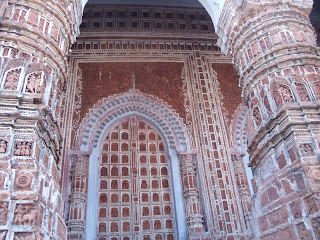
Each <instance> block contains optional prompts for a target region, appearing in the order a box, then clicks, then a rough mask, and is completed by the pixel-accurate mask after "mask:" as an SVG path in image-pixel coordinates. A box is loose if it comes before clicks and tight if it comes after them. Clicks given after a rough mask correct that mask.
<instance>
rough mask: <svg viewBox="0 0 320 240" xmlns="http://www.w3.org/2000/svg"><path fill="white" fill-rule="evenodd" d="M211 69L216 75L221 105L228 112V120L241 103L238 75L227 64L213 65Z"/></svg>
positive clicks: (230, 65) (231, 66)
mask: <svg viewBox="0 0 320 240" xmlns="http://www.w3.org/2000/svg"><path fill="white" fill-rule="evenodd" d="M212 68H213V70H214V71H215V72H216V73H217V77H218V81H219V83H220V90H221V93H222V95H223V104H224V107H225V108H226V110H227V111H228V115H227V116H228V119H229V120H230V119H231V118H232V114H233V113H234V111H235V110H236V108H237V106H238V105H239V104H240V103H241V102H242V99H241V91H240V88H239V86H238V82H239V75H238V73H237V72H236V71H235V69H234V68H233V65H232V64H229V63H219V64H216V63H214V64H212Z"/></svg>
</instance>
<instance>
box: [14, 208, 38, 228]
mask: <svg viewBox="0 0 320 240" xmlns="http://www.w3.org/2000/svg"><path fill="white" fill-rule="evenodd" d="M37 212H38V211H37V210H36V209H35V208H34V207H33V206H31V205H26V204H19V205H18V206H17V207H16V210H15V211H14V214H15V216H14V224H15V225H33V224H35V220H36V216H37Z"/></svg>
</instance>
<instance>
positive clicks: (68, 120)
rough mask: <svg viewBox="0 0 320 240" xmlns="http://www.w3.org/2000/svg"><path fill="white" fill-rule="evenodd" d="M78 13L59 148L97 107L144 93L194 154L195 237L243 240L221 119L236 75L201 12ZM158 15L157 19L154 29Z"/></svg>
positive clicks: (232, 104)
mask: <svg viewBox="0 0 320 240" xmlns="http://www.w3.org/2000/svg"><path fill="white" fill-rule="evenodd" d="M86 11H87V13H85V16H86V17H85V19H84V22H85V24H84V25H82V31H83V32H82V35H80V37H79V38H78V40H77V42H76V43H75V44H74V46H73V51H72V54H71V55H70V71H69V74H70V75H69V79H70V81H69V83H68V86H67V91H66V107H65V122H64V124H65V125H64V127H63V129H64V135H65V136H66V142H65V147H66V149H70V150H71V151H73V150H75V149H78V148H79V141H80V139H78V135H79V134H80V132H78V131H79V126H80V124H81V122H82V121H83V119H84V117H86V116H88V115H89V114H90V112H91V111H92V110H93V109H95V106H96V105H97V103H98V101H100V102H101V101H102V102H103V99H107V98H110V97H112V96H113V95H115V94H117V95H124V96H126V95H128V96H129V95H130V94H131V93H130V91H131V90H130V89H132V88H135V89H136V90H137V91H139V92H142V93H144V94H149V95H152V96H153V97H155V98H156V99H157V100H156V101H159V102H161V101H163V102H165V103H166V104H168V105H169V106H170V107H171V108H172V109H173V111H175V112H176V113H177V114H178V116H179V117H180V118H181V119H182V120H183V122H184V123H185V125H186V127H187V130H188V135H189V136H190V137H191V141H192V143H191V144H192V146H193V148H194V149H197V150H196V151H197V154H196V156H197V157H196V158H197V159H196V167H197V169H198V170H197V172H198V174H199V183H198V185H199V186H198V187H199V193H200V199H201V212H202V213H203V214H204V215H205V216H204V223H205V231H204V232H203V233H202V237H203V239H205V237H206V236H207V237H209V239H210V236H211V237H213V236H214V235H215V236H220V237H221V238H222V239H225V238H227V237H231V238H232V237H236V238H240V237H241V236H242V237H244V238H245V237H246V236H248V227H249V226H246V225H245V220H244V215H243V207H242V205H241V204H239V203H240V199H239V197H238V186H237V185H236V184H237V183H236V181H235V180H234V174H233V166H232V162H231V159H230V155H229V150H230V149H231V147H232V143H231V139H230V129H229V124H230V121H229V120H228V119H231V116H232V114H233V112H234V111H235V109H236V108H237V105H239V104H240V101H241V98H240V91H239V87H238V76H237V74H236V72H235V70H234V69H233V66H232V64H231V62H230V59H228V58H227V57H224V56H223V55H222V54H221V53H220V52H219V49H218V47H217V46H216V44H215V42H216V36H215V35H214V34H213V33H212V32H210V29H211V30H212V29H213V28H212V25H210V21H209V17H208V16H207V15H206V13H205V11H202V10H197V11H195V10H194V9H184V10H181V9H174V8H171V9H166V11H165V9H164V8H154V7H153V8H152V9H150V8H147V7H145V8H142V9H140V10H138V11H137V10H136V9H135V8H132V9H130V8H124V9H121V8H117V9H115V8H114V7H110V6H104V7H99V8H95V7H91V8H87V10H85V12H86ZM136 11H137V13H132V12H136ZM165 13H166V14H165ZM168 13H171V15H168ZM108 14H109V15H108ZM131 14H133V15H134V16H135V14H137V15H138V16H137V17H132V15H131ZM158 14H163V15H161V16H164V18H162V19H161V24H162V25H161V26H162V27H161V28H160V25H159V28H160V29H159V31H158V30H157V28H156V23H157V22H158V21H160V19H159V17H158V18H157V16H159V15H158ZM106 16H109V17H106ZM119 16H121V17H119ZM191 17H192V18H194V20H193V21H191V22H190V21H188V24H189V25H190V26H196V27H195V28H192V27H190V28H189V26H188V27H186V25H183V21H187V19H189V18H191ZM98 22H99V24H98ZM110 22H112V23H113V24H114V25H111V24H110ZM132 22H138V26H137V27H133V26H136V25H135V24H133V25H132ZM145 22H146V23H148V22H149V23H150V24H151V25H150V28H149V27H148V26H149V25H148V24H146V23H145ZM122 23H124V25H122ZM169 23H170V24H169ZM119 24H120V25H119ZM171 24H172V25H171ZM119 26H123V27H122V28H119ZM171 26H172V28H171ZM204 26H207V27H204ZM108 29H109V31H108V32H105V31H107V30H108ZM146 29H147V30H146ZM195 36H197V40H195V38H194V37H195ZM222 99H223V100H222ZM99 104H100V103H99ZM71 109H72V111H71ZM115 117H116V116H115ZM89 141H90V139H89ZM66 154H67V152H66ZM66 169H68V168H67V167H66ZM244 179H245V177H244ZM245 181H246V179H245ZM239 184H243V183H240V182H239ZM244 186H246V187H247V186H248V185H246V184H244ZM239 187H241V186H239ZM70 221H71V222H72V219H71V220H70ZM199 231H201V228H199ZM202 231H203V230H202ZM200 235H201V234H200Z"/></svg>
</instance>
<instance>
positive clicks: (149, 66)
mask: <svg viewBox="0 0 320 240" xmlns="http://www.w3.org/2000/svg"><path fill="white" fill-rule="evenodd" d="M85 2H86V1H80V0H75V1H69V0H63V1H53V0H48V1H41V0H34V1H27V0H3V1H1V3H0V20H1V26H0V39H1V40H0V56H1V58H0V238H1V239H6V240H9V239H15V240H16V239H30V240H31V239H66V238H67V236H68V238H69V239H84V237H85V234H88V233H86V231H85V229H86V228H87V227H88V226H89V225H90V222H89V221H88V219H89V220H91V219H90V217H91V214H90V216H89V217H88V216H87V215H88V214H87V211H88V208H87V205H88V204H92V201H91V200H90V199H91V198H92V196H89V191H90V188H88V186H89V184H91V185H90V187H92V186H93V185H92V175H96V173H94V174H92V172H91V175H89V173H90V171H91V170H90V167H88V166H90V164H89V163H90V161H92V158H94V156H96V155H94V154H93V153H95V154H96V153H97V152H95V151H96V149H98V148H99V147H100V146H101V145H100V139H102V138H104V137H106V136H108V135H105V133H106V132H107V131H106V130H110V129H111V128H110V129H109V128H108V129H106V128H105V127H106V126H109V125H108V124H111V123H112V124H116V123H118V124H119V122H121V121H122V120H123V118H127V117H128V116H131V117H132V116H134V117H136V116H140V117H142V118H143V120H141V121H147V122H148V123H146V124H151V125H152V124H153V125H152V126H155V127H156V129H157V130H159V131H160V132H161V134H163V136H164V138H163V143H165V144H167V146H168V149H167V150H168V152H166V154H169V155H170V154H171V155H170V159H172V158H174V157H176V158H178V159H179V162H178V165H179V167H178V168H179V170H177V169H175V170H174V171H175V172H173V173H176V174H177V176H178V178H179V177H181V179H182V180H183V181H181V182H180V181H179V184H181V188H182V192H181V193H179V194H180V195H181V197H182V199H183V203H184V207H185V208H183V214H185V215H184V216H186V218H185V224H186V230H187V231H186V232H187V233H186V234H188V238H189V239H197V240H198V239H203V240H205V239H206V240H209V239H245V238H250V229H249V225H250V223H252V226H258V227H253V228H252V229H251V230H252V233H253V237H254V238H257V239H270V238H273V239H290V238H297V239H299V238H300V239H318V238H319V212H320V211H319V208H320V205H319V201H320V200H319V171H320V169H319V156H320V147H319V146H320V143H319V139H320V134H319V132H320V131H319V121H320V119H319V114H318V112H319V98H320V84H319V80H320V79H319V74H320V65H319V57H318V55H319V49H318V48H317V47H316V46H317V43H318V44H319V38H318V42H317V40H316V34H318V35H319V29H318V25H319V24H318V23H314V27H315V29H313V28H312V26H311V24H310V21H309V14H310V11H311V9H312V5H313V1H312V0H305V1H292V0H286V1H282V2H281V3H278V2H272V1H264V0H260V1H253V0H245V1H235V0H226V1H225V4H224V6H222V5H223V3H224V1H219V2H216V1H210V3H209V2H208V1H206V0H201V2H202V3H203V4H204V6H205V7H206V9H207V10H208V11H209V14H210V15H211V19H212V20H213V21H214V24H215V27H213V25H212V23H211V20H210V17H209V15H208V14H207V13H206V11H205V10H204V9H193V8H175V7H170V8H165V7H148V6H141V7H137V6H131V7H125V6H122V7H120V6H104V5H103V6H91V7H90V6H88V7H86V8H85V9H84V14H83V19H82V11H83V7H84V6H82V4H84V3H85ZM315 6H316V5H315ZM221 11H222V12H221ZM220 13H221V16H220ZM219 16H220V18H219ZM314 17H315V16H314V15H313V18H312V19H316V17H315V18H314ZM217 19H219V21H218V20H217ZM81 22H82V25H81V31H82V33H81V34H80V35H79V29H78V27H79V25H80V23H81ZM214 29H216V30H217V34H218V36H217V35H215V34H213V31H214ZM253 33H254V34H253ZM76 36H78V37H79V38H78V39H77V42H75V37H76ZM72 44H73V45H72ZM71 45H72V52H71V51H70V47H71ZM220 49H221V51H222V52H223V53H225V54H230V55H231V56H232V59H231V58H229V57H226V56H223V55H222V53H221V51H220ZM67 57H69V59H68V60H67ZM232 62H233V63H234V64H235V68H236V69H237V71H238V73H239V78H240V80H239V81H238V76H237V74H236V73H235V72H234V71H233V67H232V64H231V63H232ZM238 83H239V85H240V88H241V93H240V92H239V87H238ZM240 95H241V96H242V97H243V100H244V103H245V105H246V107H245V106H244V105H242V104H240ZM239 104H240V105H239ZM139 121H140V120H139ZM109 127H110V126H109ZM113 127H114V126H113ZM148 131H149V128H148ZM150 131H153V130H150ZM163 136H162V137H163ZM107 141H109V140H107ZM247 141H248V144H247ZM151 144H152V143H150V146H151ZM158 150H160V149H158ZM123 151H124V152H125V150H123ZM172 151H173V152H174V151H175V152H174V153H173V152H172ZM247 151H248V153H249V154H250V157H251V162H250V166H251V167H252V168H253V169H254V173H255V174H254V176H255V177H254V179H253V190H254V192H255V193H254V195H253V201H252V205H251V206H250V204H249V203H250V201H251V197H250V193H249V190H248V182H247V180H246V175H245V174H244V165H243V161H244V159H245V157H246V152H247ZM119 154H122V153H120V152H119ZM97 156H101V152H99V154H98V155H97ZM97 158H98V157H97ZM90 159H91V160H90ZM96 160H97V159H96ZM96 162H99V161H98V160H97V161H96ZM91 163H92V162H91ZM146 166H148V167H150V166H149V165H146ZM155 166H156V167H157V168H160V165H159V164H158V165H157V164H156V165H155ZM103 167H104V166H101V169H100V170H101V171H100V174H101V175H102V168H103ZM108 167H109V168H110V169H109V170H110V171H111V170H112V166H111V165H110V166H108ZM166 167H167V169H168V170H171V168H170V167H172V166H170V165H168V166H166ZM172 169H174V168H172ZM131 170H132V172H134V171H133V169H131ZM151 170H152V167H151V169H150V171H151ZM111 172H112V171H111ZM157 173H160V174H161V171H160V172H159V171H158V172H157ZM151 175H152V171H151ZM103 177H105V176H101V178H103ZM113 177H115V179H113V180H119V181H120V180H121V181H122V183H124V186H126V184H127V182H125V181H127V180H125V179H120V178H119V179H118V178H116V176H113ZM158 177H159V178H162V175H160V176H158ZM113 180H112V181H113ZM139 180H141V181H140V184H139V186H140V187H141V186H142V184H143V186H144V183H143V182H142V181H143V179H139ZM148 180H150V181H151V183H150V184H151V186H152V181H153V180H154V179H153V178H152V176H149V177H148ZM165 180H168V182H169V183H170V181H171V178H170V176H169V177H168V178H166V179H165ZM112 181H111V182H110V185H111V183H112ZM147 184H148V183H147ZM169 185H170V184H169ZM99 186H100V185H99ZM121 186H122V185H121ZM129 186H130V183H129ZM159 186H160V185H159ZM129 188H130V187H129ZM111 190H112V189H111ZM140 190H141V189H140ZM171 190H172V189H171V187H170V193H171ZM121 191H122V190H121ZM148 191H149V193H150V191H151V192H152V190H150V189H149V190H148ZM173 192H174V193H175V194H177V190H174V191H173ZM91 193H92V192H91ZM116 193H117V194H119V191H117V192H115V193H113V194H116ZM157 193H159V192H157ZM101 194H104V192H103V193H102V192H101ZM107 194H109V192H108V193H107ZM111 194H112V193H111ZM179 194H178V195H175V196H180V195H179ZM91 195H92V194H91ZM93 196H94V194H93ZM88 199H89V200H90V201H88ZM107 199H108V197H107ZM111 199H112V198H111ZM96 200H98V198H97V199H96ZM99 201H100V199H99ZM102 201H104V200H103V197H102ZM149 203H150V204H149ZM149 203H148V204H149V205H150V206H149V211H151V207H152V208H154V207H157V206H158V205H157V204H155V203H154V202H149ZM181 203H182V202H181ZM161 204H162V203H161ZM168 204H169V203H168ZM156 205H157V206H156ZM169 205H170V206H171V207H172V209H171V211H172V213H177V211H176V209H175V207H176V208H177V209H178V208H179V207H181V206H175V207H174V206H173V205H174V204H172V203H171V204H169ZM169 205H168V206H169ZM130 206H131V205H130ZM159 206H160V205H159ZM166 206H167V205H166V204H164V205H161V207H163V211H165V209H166ZM90 207H92V206H91V205H90ZM100 208H101V209H105V208H104V206H100ZM124 208H125V207H124ZM124 208H123V209H121V210H124ZM97 209H98V208H97ZM119 209H120V208H119ZM160 209H161V210H162V208H160ZM161 210H160V211H161ZM103 211H104V210H101V214H102V215H101V216H100V219H99V221H100V223H101V224H102V225H101V230H103V229H104V227H105V230H106V231H105V233H103V234H104V235H103V234H102V235H103V236H102V235H101V238H104V237H106V236H107V235H106V234H110V233H107V229H115V226H116V224H114V223H115V222H117V221H118V223H119V224H118V226H117V227H118V230H119V229H120V228H121V229H122V230H123V229H128V228H127V227H128V226H127V223H128V221H127V220H125V221H124V222H123V223H125V224H121V226H120V218H117V221H116V220H114V221H113V217H112V216H111V215H112V214H114V213H115V211H111V212H110V214H111V215H110V216H111V219H108V218H107V214H105V216H106V217H104V215H103V214H104V212H103ZM99 212H100V211H98V210H97V212H94V213H93V214H92V216H95V214H97V213H99ZM105 212H107V211H105ZM125 212H127V211H125ZM129 212H130V208H129ZM251 212H252V213H253V214H252V215H251ZM108 213H109V212H108ZM118 213H120V210H119V211H118ZM180 213H181V211H180ZM250 215H251V216H250ZM108 216H109V215H108ZM118 216H119V214H118ZM98 218H99V217H97V218H96V219H95V220H97V219H98ZM165 218H166V217H163V216H162V217H161V219H160V217H159V219H156V220H155V221H154V222H151V221H150V219H147V218H146V219H145V220H143V221H142V222H141V221H140V222H139V224H136V226H134V227H138V225H139V231H140V229H144V227H145V230H146V231H147V228H148V226H149V228H150V229H151V228H153V230H152V231H151V230H150V232H148V233H147V234H148V235H150V236H147V235H145V236H147V237H146V238H145V239H152V238H155V239H162V238H167V239H171V238H175V235H174V234H176V233H172V234H173V235H170V234H171V233H170V234H167V235H166V233H164V232H161V233H160V231H162V230H160V229H163V227H165V228H168V227H167V226H170V224H169V225H167V223H166V220H165ZM168 220H170V221H172V225H171V226H173V228H175V224H177V223H179V224H180V223H181V221H180V222H179V221H178V219H176V217H175V215H172V216H170V217H168ZM121 221H122V220H121ZM144 222H145V224H144ZM148 223H149V224H148ZM66 224H67V226H68V228H67V226H66ZM103 224H104V225H103ZM134 227H133V225H132V226H129V229H130V231H131V230H132V229H133V230H134ZM169 228H170V227H169ZM96 230H99V225H98V227H97V229H96ZM156 230H159V234H158V235H157V234H155V233H154V231H156ZM179 231H180V230H179ZM67 232H68V233H67ZM101 232H104V231H101ZM111 232H112V231H111ZM173 232H174V231H173ZM94 237H95V236H94ZM94 237H93V238H94ZM113 237H118V236H113ZM124 237H126V236H124ZM130 237H131V236H129V238H130Z"/></svg>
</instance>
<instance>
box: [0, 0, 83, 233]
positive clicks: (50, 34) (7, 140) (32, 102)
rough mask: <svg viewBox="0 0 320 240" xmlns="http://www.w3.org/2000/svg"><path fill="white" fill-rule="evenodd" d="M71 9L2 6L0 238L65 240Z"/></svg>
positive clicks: (18, 3)
mask: <svg viewBox="0 0 320 240" xmlns="http://www.w3.org/2000/svg"><path fill="white" fill-rule="evenodd" d="M68 4H69V3H67V2H64V1H60V2H56V1H46V2H44V1H2V2H1V7H0V14H1V27H0V39H1V41H0V55H1V58H0V63H1V64H0V118H1V120H0V136H1V137H0V139H1V140H0V142H1V147H0V202H1V207H0V209H1V210H0V211H1V213H0V219H1V221H0V232H1V237H0V238H1V239H49V238H50V239H53V238H54V239H66V235H67V234H66V232H67V230H66V225H65V220H64V201H63V200H62V196H61V194H60V181H61V172H60V169H61V166H62V164H63V162H62V159H61V155H60V154H61V152H60V147H61V133H60V131H59V121H60V115H59V114H60V111H59V106H60V105H61V100H60V96H61V95H60V93H61V90H62V88H63V85H64V84H65V80H66V76H65V73H66V63H67V61H66V54H67V51H68V48H69V46H70V43H71V42H72V41H73V40H74V34H75V33H76V31H77V30H76V29H75V28H74V27H73V25H72V21H73V19H75V18H77V16H76V12H79V11H80V8H81V6H77V5H75V4H72V5H71V6H70V8H66V6H67V5H68ZM66 9H68V10H66Z"/></svg>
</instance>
